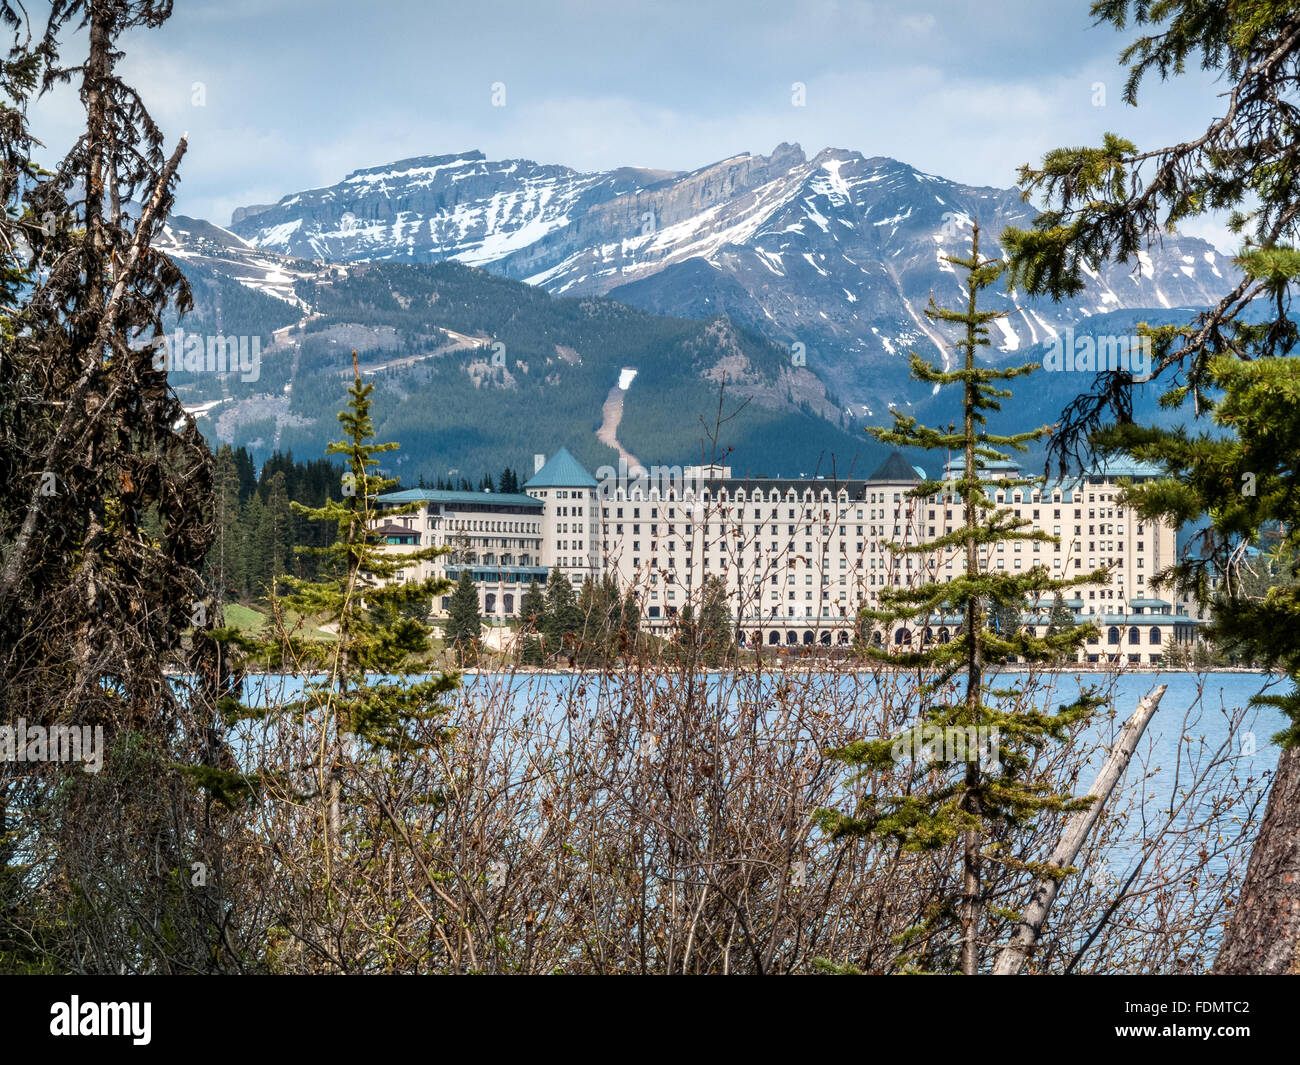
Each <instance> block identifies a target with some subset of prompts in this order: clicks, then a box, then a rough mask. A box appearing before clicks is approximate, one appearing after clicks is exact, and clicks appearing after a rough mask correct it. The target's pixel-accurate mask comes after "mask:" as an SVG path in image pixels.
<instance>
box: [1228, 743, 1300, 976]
mask: <svg viewBox="0 0 1300 1065" xmlns="http://www.w3.org/2000/svg"><path fill="white" fill-rule="evenodd" d="M1213 971H1214V972H1215V973H1255V974H1263V975H1272V976H1282V975H1291V976H1295V975H1300V747H1293V748H1291V749H1289V750H1284V751H1283V752H1282V755H1281V757H1280V758H1278V760H1277V775H1276V776H1275V777H1274V778H1273V791H1272V794H1270V795H1269V797H1268V807H1267V808H1266V809H1265V811H1264V820H1263V822H1262V823H1261V824H1260V828H1259V838H1258V839H1256V840H1255V847H1254V849H1253V850H1252V851H1251V853H1250V864H1249V865H1248V866H1247V867H1246V879H1245V880H1244V882H1243V883H1242V885H1241V894H1240V895H1239V896H1238V898H1237V904H1236V906H1235V907H1234V908H1233V911H1232V916H1231V918H1230V919H1229V921H1228V927H1227V929H1226V930H1225V931H1224V934H1223V943H1222V945H1221V946H1220V947H1219V956H1218V958H1216V959H1215V962H1214V970H1213Z"/></svg>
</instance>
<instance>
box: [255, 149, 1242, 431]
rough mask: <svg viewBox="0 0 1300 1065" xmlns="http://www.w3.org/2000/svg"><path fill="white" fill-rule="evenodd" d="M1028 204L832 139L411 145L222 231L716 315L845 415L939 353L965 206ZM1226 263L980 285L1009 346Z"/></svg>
mask: <svg viewBox="0 0 1300 1065" xmlns="http://www.w3.org/2000/svg"><path fill="white" fill-rule="evenodd" d="M1034 214H1035V212H1034V211H1033V209H1032V208H1031V207H1029V206H1028V205H1026V204H1025V203H1023V202H1022V200H1021V198H1020V195H1019V193H1018V192H1017V191H1016V190H1014V189H995V188H978V187H973V186H967V185H963V184H961V183H959V182H954V181H949V180H947V179H944V178H941V177H937V176H935V175H932V174H924V173H922V172H920V171H918V170H916V169H914V168H913V167H910V166H907V165H906V164H904V163H901V162H898V161H896V160H892V159H887V158H881V157H876V158H868V157H866V156H863V155H862V154H860V153H857V152H851V151H845V150H839V149H827V150H825V151H822V152H820V153H819V154H818V155H817V156H815V157H814V158H812V159H809V158H807V157H806V156H805V154H804V152H803V151H802V149H801V148H800V147H799V146H798V145H789V144H782V145H778V147H777V148H776V149H775V150H774V151H773V153H772V154H771V155H770V156H753V155H740V156H735V157H732V158H729V159H725V160H722V161H721V162H718V163H715V164H712V165H710V166H706V167H703V168H701V169H699V170H697V171H693V172H691V173H687V174H679V173H667V172H661V171H633V170H615V171H610V172H607V173H596V174H580V173H577V172H575V171H572V170H569V169H567V168H564V167H553V166H540V165H538V164H536V163H533V162H530V161H527V160H505V161H502V162H496V163H493V162H489V161H488V160H486V159H484V157H483V156H482V154H481V153H478V152H471V153H466V154H464V155H459V156H438V157H426V158H420V159H409V160H404V161H402V162H401V163H394V164H391V165H389V166H386V167H376V168H372V169H370V170H363V171H357V172H355V173H354V174H352V175H349V176H348V178H346V179H345V180H344V181H343V182H340V183H339V184H338V185H335V186H331V187H329V188H327V189H317V190H312V191H311V192H309V193H298V194H295V195H293V196H288V197H285V199H283V200H282V201H281V202H280V203H279V204H277V205H275V206H274V207H270V208H259V209H257V211H256V213H252V214H250V213H248V212H239V213H237V217H236V220H235V221H234V223H232V229H233V230H234V231H235V232H236V233H238V234H239V235H240V236H241V237H243V238H244V239H245V240H247V241H248V242H249V243H250V244H251V245H253V246H255V247H258V248H263V249H267V250H276V251H280V252H283V253H286V254H290V255H312V256H321V257H323V258H328V259H331V260H333V261H339V262H348V261H374V260H384V261H404V262H436V261H444V260H455V261H461V262H467V263H473V264H476V265H479V266H482V267H483V268H484V269H487V270H489V271H491V272H493V273H498V274H501V275H502V276H506V277H511V278H516V279H519V280H524V281H527V282H529V283H530V284H534V285H537V286H540V287H542V288H544V289H546V290H547V291H548V292H551V293H554V294H561V295H572V296H577V295H590V294H608V295H611V296H613V297H614V298H615V299H618V300H620V301H621V302H625V303H628V304H630V305H632V306H637V307H640V308H642V309H645V310H650V311H654V312H656V313H659V314H672V315H679V316H693V317H711V316H713V315H716V314H719V313H725V314H727V315H728V316H729V317H730V318H732V319H733V320H734V321H736V322H737V323H739V324H742V325H744V326H746V327H748V328H750V329H753V330H756V331H758V332H760V333H761V334H762V335H764V336H767V337H768V338H769V339H771V340H774V341H775V342H777V343H778V344H781V345H784V346H787V347H789V348H790V349H791V350H792V352H798V354H799V357H801V358H806V359H807V365H808V368H809V369H810V370H812V371H813V372H814V373H815V374H816V375H817V376H818V377H819V378H821V379H822V380H823V381H824V382H825V383H826V385H827V387H828V388H829V389H830V390H831V391H832V392H834V393H835V394H837V395H838V396H840V397H841V399H843V400H844V401H845V403H846V404H847V405H849V406H850V407H851V408H852V410H853V411H854V413H855V414H856V415H858V416H867V417H871V416H877V415H878V414H879V412H880V411H881V410H882V409H883V408H884V406H885V405H886V404H887V403H889V402H890V401H897V400H899V399H900V396H901V394H902V393H905V392H908V391H909V386H908V384H907V383H906V380H905V377H906V364H905V360H904V358H903V356H904V354H905V353H906V351H907V350H908V349H909V348H917V349H918V350H923V351H925V352H927V353H928V354H929V355H930V356H932V357H942V354H941V353H946V345H945V339H944V337H943V336H942V335H941V334H940V333H939V332H938V331H936V330H935V329H934V327H933V326H932V325H931V324H930V323H929V322H928V321H927V320H926V319H925V317H924V308H925V306H926V303H927V300H928V298H929V297H930V295H931V294H932V293H933V294H934V296H935V297H936V298H937V299H938V300H939V301H940V302H944V301H947V300H949V299H950V298H951V297H954V296H957V295H959V294H960V292H961V290H960V287H959V284H958V277H957V273H956V271H955V270H954V269H953V268H952V267H951V265H950V264H947V263H945V262H944V261H943V258H942V257H943V255H944V254H951V253H960V252H963V251H965V250H966V249H967V247H968V244H969V240H970V231H971V224H972V221H973V220H974V219H976V218H978V219H979V221H980V224H981V226H982V228H983V229H984V231H985V235H986V241H985V245H984V250H985V251H986V252H987V253H988V254H990V255H994V256H996V255H999V254H1001V250H1002V249H1001V247H1000V245H999V244H998V242H997V237H998V235H999V234H1000V233H1001V231H1002V230H1003V228H1004V227H1006V226H1007V225H1011V224H1014V225H1020V226H1024V225H1027V224H1029V223H1030V222H1031V221H1032V219H1033V217H1034ZM1235 276H1236V275H1235V271H1234V270H1233V268H1232V266H1231V264H1230V263H1229V261H1228V260H1227V259H1226V258H1225V257H1223V256H1221V255H1219V254H1218V253H1217V252H1216V251H1215V250H1214V249H1213V248H1212V247H1210V246H1209V245H1208V244H1206V243H1204V242H1203V241H1200V240H1196V239H1193V238H1185V237H1175V236H1170V237H1168V238H1167V239H1166V240H1165V242H1164V243H1163V245H1162V246H1161V247H1160V248H1157V249H1155V250H1153V251H1152V252H1151V253H1150V254H1146V253H1143V254H1142V256H1140V261H1139V262H1137V263H1135V264H1134V268H1133V269H1132V270H1129V269H1127V268H1125V267H1119V268H1115V267H1111V268H1108V269H1107V270H1105V271H1104V272H1102V273H1101V274H1100V275H1097V276H1094V277H1093V279H1092V283H1091V284H1090V286H1089V290H1088V292H1087V293H1086V294H1085V296H1084V297H1083V298H1082V299H1081V300H1079V301H1077V302H1074V303H1071V304H1066V305H1055V304H1052V303H1050V302H1048V301H1043V300H1027V299H1025V298H1023V297H1022V296H1021V294H1019V293H1014V292H1005V291H999V292H993V293H989V306H990V307H999V308H1001V309H1005V310H1007V311H1009V312H1011V314H1010V316H1009V317H1008V318H1006V319H1005V320H1003V321H1002V322H1001V323H1000V324H999V325H998V332H997V333H996V334H995V337H994V340H995V349H994V357H996V358H1006V359H1010V358H1018V357H1020V356H1021V355H1023V353H1024V352H1025V351H1027V350H1029V349H1030V348H1031V347H1033V346H1034V345H1037V344H1040V343H1042V342H1044V341H1045V340H1048V339H1050V338H1051V337H1053V336H1055V335H1057V334H1058V333H1059V332H1060V331H1061V330H1063V328H1064V327H1065V326H1068V325H1073V324H1076V323H1078V322H1080V321H1085V320H1086V319H1087V318H1088V317H1090V316H1093V315H1099V314H1108V313H1110V312H1114V311H1119V310H1126V309H1127V310H1132V309H1140V308H1155V309H1161V310H1169V309H1174V308H1183V307H1196V306H1204V305H1206V304H1207V303H1209V302H1212V301H1213V300H1215V299H1216V298H1217V297H1218V296H1219V295H1220V294H1221V293H1222V292H1223V291H1225V290H1226V288H1227V287H1228V286H1229V285H1231V284H1232V283H1233V281H1234V280H1235ZM795 345H801V347H799V348H795V347H794V346H795ZM908 398H911V399H913V400H916V399H917V398H918V397H915V396H910V395H909V396H908Z"/></svg>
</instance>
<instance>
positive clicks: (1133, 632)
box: [1128, 625, 1142, 643]
mask: <svg viewBox="0 0 1300 1065" xmlns="http://www.w3.org/2000/svg"><path fill="white" fill-rule="evenodd" d="M1128 642H1129V643H1141V642H1142V633H1141V632H1139V631H1138V627H1137V626H1136V625H1134V626H1133V627H1132V628H1131V629H1129V630H1128Z"/></svg>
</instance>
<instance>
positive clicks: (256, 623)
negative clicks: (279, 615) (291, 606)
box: [223, 603, 338, 640]
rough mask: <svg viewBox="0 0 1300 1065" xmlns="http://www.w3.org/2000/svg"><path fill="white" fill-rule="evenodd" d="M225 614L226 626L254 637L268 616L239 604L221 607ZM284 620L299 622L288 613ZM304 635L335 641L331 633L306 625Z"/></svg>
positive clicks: (293, 622)
mask: <svg viewBox="0 0 1300 1065" xmlns="http://www.w3.org/2000/svg"><path fill="white" fill-rule="evenodd" d="M223 609H224V610H225V613H226V624H227V625H229V626H231V627H232V628H236V629H238V630H239V631H240V632H241V633H245V634H247V635H250V636H251V635H255V634H257V633H259V632H261V631H262V629H263V628H264V626H265V625H266V621H267V617H268V614H267V612H266V611H264V610H257V609H254V608H253V607H249V606H243V605H242V604H240V603H227V604H225V606H224V607H223ZM286 620H287V621H288V623H289V624H290V625H291V626H292V625H296V624H297V623H298V621H299V620H300V618H299V616H298V615H297V614H294V613H293V612H292V611H290V612H289V613H288V614H287V615H286ZM304 631H305V632H306V635H307V636H309V637H310V638H311V639H315V640H335V639H337V638H338V637H336V636H335V635H334V634H333V633H332V632H326V631H324V630H323V629H317V628H313V627H311V626H310V623H309V624H308V625H305V626H304Z"/></svg>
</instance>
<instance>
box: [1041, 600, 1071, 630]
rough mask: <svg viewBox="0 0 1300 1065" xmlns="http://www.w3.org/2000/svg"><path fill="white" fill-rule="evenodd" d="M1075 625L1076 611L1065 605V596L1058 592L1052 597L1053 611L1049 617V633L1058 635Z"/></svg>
mask: <svg viewBox="0 0 1300 1065" xmlns="http://www.w3.org/2000/svg"><path fill="white" fill-rule="evenodd" d="M1074 627H1075V620H1074V611H1072V610H1071V609H1070V608H1069V607H1068V606H1066V605H1065V596H1063V595H1062V594H1061V593H1060V592H1057V593H1056V595H1055V596H1053V597H1052V612H1051V614H1050V615H1049V616H1048V619H1047V634H1048V635H1049V636H1056V635H1059V634H1060V633H1063V632H1069V631H1070V630H1071V629H1073V628H1074Z"/></svg>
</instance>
